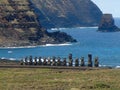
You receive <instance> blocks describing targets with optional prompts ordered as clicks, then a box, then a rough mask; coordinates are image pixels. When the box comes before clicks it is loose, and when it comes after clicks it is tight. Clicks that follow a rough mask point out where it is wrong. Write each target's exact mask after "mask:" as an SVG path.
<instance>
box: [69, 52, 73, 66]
mask: <svg viewBox="0 0 120 90" xmlns="http://www.w3.org/2000/svg"><path fill="white" fill-rule="evenodd" d="M68 59H69V61H68V63H69V66H73V59H72V54H69V56H68Z"/></svg>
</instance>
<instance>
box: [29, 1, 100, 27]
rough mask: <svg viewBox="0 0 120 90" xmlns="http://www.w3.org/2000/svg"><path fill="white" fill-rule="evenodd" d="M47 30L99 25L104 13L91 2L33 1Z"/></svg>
mask: <svg viewBox="0 0 120 90" xmlns="http://www.w3.org/2000/svg"><path fill="white" fill-rule="evenodd" d="M31 1H32V2H33V3H34V5H35V6H37V8H36V9H35V12H36V13H37V14H38V15H39V20H40V22H41V24H42V25H43V26H44V27H46V28H54V27H56V28H60V27H79V26H96V25H98V23H99V21H100V19H101V16H102V12H101V11H100V9H99V8H98V7H97V6H96V5H95V4H94V3H93V2H92V1H91V0H31Z"/></svg>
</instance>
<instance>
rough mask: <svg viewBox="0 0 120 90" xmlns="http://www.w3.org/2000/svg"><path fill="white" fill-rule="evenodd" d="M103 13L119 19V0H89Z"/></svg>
mask: <svg viewBox="0 0 120 90" xmlns="http://www.w3.org/2000/svg"><path fill="white" fill-rule="evenodd" d="M91 1H93V2H94V3H95V4H96V5H97V6H98V7H99V8H100V9H101V11H102V12H103V13H111V14H113V17H120V0H91Z"/></svg>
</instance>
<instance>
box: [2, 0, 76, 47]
mask: <svg viewBox="0 0 120 90" xmlns="http://www.w3.org/2000/svg"><path fill="white" fill-rule="evenodd" d="M56 33H57V35H56V34H54V33H49V32H48V31H47V30H46V29H44V28H43V27H42V26H41V24H40V22H39V20H38V17H37V15H36V14H35V13H34V8H33V4H32V2H31V1H30V0H0V47H11V46H27V45H41V44H46V43H65V42H75V41H76V40H75V39H73V38H72V37H71V36H69V35H67V34H66V33H62V32H56ZM58 37H59V38H58Z"/></svg>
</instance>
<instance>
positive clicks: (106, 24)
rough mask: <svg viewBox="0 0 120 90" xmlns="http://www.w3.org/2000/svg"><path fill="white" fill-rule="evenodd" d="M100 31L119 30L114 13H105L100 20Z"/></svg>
mask: <svg viewBox="0 0 120 90" xmlns="http://www.w3.org/2000/svg"><path fill="white" fill-rule="evenodd" d="M98 31H101V32H117V31H120V29H119V28H118V27H117V26H116V25H115V23H114V18H113V17H112V14H104V15H103V16H102V19H101V21H100V24H99V27H98Z"/></svg>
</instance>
